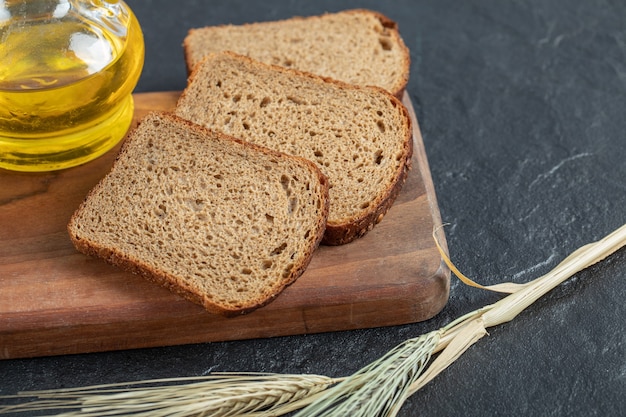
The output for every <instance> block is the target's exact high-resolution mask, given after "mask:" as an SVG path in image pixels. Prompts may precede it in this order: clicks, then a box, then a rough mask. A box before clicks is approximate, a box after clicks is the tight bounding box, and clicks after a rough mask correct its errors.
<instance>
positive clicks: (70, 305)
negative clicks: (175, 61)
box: [0, 92, 450, 359]
mask: <svg viewBox="0 0 626 417" xmlns="http://www.w3.org/2000/svg"><path fill="white" fill-rule="evenodd" d="M178 96H179V92H156V93H141V94H136V95H135V122H136V121H137V120H138V119H140V118H141V117H142V116H143V115H145V114H146V113H147V112H149V111H150V110H169V109H172V108H173V107H174V105H175V103H176V100H177V98H178ZM404 103H405V105H406V106H407V108H408V109H409V112H410V113H411V115H412V117H413V133H414V141H415V142H414V145H415V149H414V156H413V169H412V170H411V172H410V173H409V177H408V180H407V182H406V184H405V186H404V188H403V190H402V192H401V194H400V196H399V197H398V199H397V201H396V203H395V204H394V206H393V207H392V208H391V210H390V211H389V212H388V214H387V215H386V216H385V218H384V219H383V220H382V222H381V223H379V224H378V225H377V226H376V227H375V228H374V229H373V230H372V231H371V232H370V233H368V234H367V235H366V236H365V237H363V238H361V239H359V240H357V241H355V242H352V243H350V244H347V245H344V246H338V247H328V246H323V247H320V248H319V249H318V251H317V252H316V254H315V256H314V257H313V260H312V262H311V264H310V265H309V268H308V269H307V271H305V273H304V274H303V275H302V276H301V277H300V278H299V279H298V281H297V282H296V283H294V284H293V285H291V286H290V287H289V288H287V289H286V290H285V291H284V292H283V293H282V294H281V295H280V296H278V297H277V298H276V299H275V300H274V301H273V302H272V303H270V304H269V305H267V306H266V307H263V308H261V309H259V310H256V311H254V312H253V313H251V314H248V315H245V316H239V317H235V318H224V317H220V316H215V315H212V314H209V313H207V312H206V311H205V310H204V309H203V308H202V307H200V306H197V305H195V304H192V303H190V302H188V301H186V300H184V299H182V298H179V297H178V296H176V295H174V294H172V293H170V292H169V291H167V290H165V289H163V288H160V287H158V286H156V285H154V284H151V283H149V282H147V281H146V280H144V279H143V278H141V277H138V276H135V275H131V274H128V273H126V272H123V271H121V270H119V269H117V268H115V267H112V266H109V265H107V264H105V263H104V262H102V261H101V260H99V259H92V258H89V257H87V256H85V255H82V254H80V253H78V252H77V251H76V250H75V249H74V248H73V246H72V244H71V242H70V240H69V237H68V235H67V231H66V225H67V222H68V220H69V218H70V216H71V214H72V213H73V211H74V210H75V209H76V208H77V207H78V205H79V204H80V202H81V201H82V200H83V198H84V197H85V195H86V194H87V192H88V191H89V190H90V189H91V188H92V187H93V186H94V185H95V184H96V183H97V182H98V180H99V179H100V178H102V177H103V176H104V175H105V174H106V173H107V172H108V170H109V169H110V167H111V164H112V162H113V160H114V158H115V155H116V154H117V148H116V149H114V150H112V151H110V152H109V153H107V154H106V155H104V156H102V157H100V158H98V159H97V160H95V161H92V162H90V163H88V164H85V165H83V166H80V167H76V168H71V169H67V170H62V171H56V172H50V173H41V174H38V173H37V174H33V173H18V172H10V171H3V170H0V358H2V359H7V358H19V357H35V356H48V355H60V354H71V353H85V352H95V351H105V350H119V349H131V348H140V347H153V346H166V345H177V344H187V343H198V342H208V341H224V340H236V339H247V338H262V337H273V336H282V335H293V334H305V333H316V332H326V331H339V330H348V329H358V328H370V327H379V326H390V325H398V324H406V323H412V322H418V321H423V320H426V319H429V318H431V317H432V316H434V315H435V314H437V313H438V312H439V311H440V310H441V309H442V308H443V307H444V305H445V304H446V302H447V299H448V293H449V278H450V277H449V271H448V270H447V269H446V268H445V266H442V262H441V258H440V256H439V253H438V251H437V249H436V247H435V245H434V242H433V239H432V231H433V227H435V226H438V225H440V224H441V219H440V215H439V209H438V207H437V201H436V198H435V192H434V187H433V184H432V180H431V176H430V171H429V168H428V161H427V158H426V154H425V150H424V145H423V142H422V137H421V135H420V132H419V127H418V123H417V120H416V119H415V113H414V111H413V108H412V106H411V103H410V100H409V99H408V97H407V96H405V98H404ZM443 244H444V247H445V242H443Z"/></svg>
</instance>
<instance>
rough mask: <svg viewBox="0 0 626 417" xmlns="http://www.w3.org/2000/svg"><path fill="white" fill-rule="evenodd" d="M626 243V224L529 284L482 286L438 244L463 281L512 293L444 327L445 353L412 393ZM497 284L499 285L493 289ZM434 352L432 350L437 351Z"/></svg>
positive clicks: (438, 348)
mask: <svg viewBox="0 0 626 417" xmlns="http://www.w3.org/2000/svg"><path fill="white" fill-rule="evenodd" d="M435 241H437V239H436V238H435ZM624 245H626V224H625V225H623V226H622V227H620V228H619V229H617V230H615V231H614V232H613V233H611V234H609V235H608V236H606V237H605V238H603V239H601V240H599V241H597V242H594V243H590V244H588V245H585V246H583V247H581V248H579V249H578V250H576V251H575V252H573V253H572V254H571V255H570V256H568V257H567V258H565V259H564V260H563V261H562V262H561V263H560V264H559V265H557V266H556V267H555V268H554V269H553V270H552V271H550V272H548V273H547V274H545V275H543V276H542V277H539V278H537V279H535V280H534V281H531V282H529V283H526V284H516V285H511V286H507V285H502V286H482V285H480V284H476V283H475V282H474V281H472V280H470V279H469V278H467V277H465V276H464V275H463V274H461V272H460V271H459V270H458V269H457V268H456V267H455V266H454V265H453V264H452V262H451V261H450V259H449V258H448V257H447V255H446V253H445V252H444V251H443V249H442V248H441V246H440V245H439V243H437V247H438V248H439V250H440V252H441V255H442V258H443V259H444V261H445V262H446V264H447V265H449V266H450V269H451V270H452V271H453V272H455V275H457V276H462V281H463V282H465V283H467V284H468V285H472V286H475V287H479V288H483V289H488V290H495V291H499V290H501V289H502V288H506V289H507V290H512V293H511V294H510V295H508V296H507V297H505V298H503V299H501V300H500V301H498V302H496V303H494V304H491V305H488V306H485V307H483V308H480V309H478V310H476V311H473V312H470V313H468V314H466V315H464V316H463V317H460V318H459V319H457V320H455V321H453V322H452V323H450V324H449V325H447V326H446V327H444V328H442V329H441V331H442V336H441V338H440V339H439V344H438V345H437V346H436V347H435V349H434V352H439V351H442V353H441V354H440V355H439V356H438V357H437V358H436V359H435V360H434V361H433V362H432V363H431V365H430V367H429V368H428V369H427V370H426V371H425V372H424V374H423V375H422V377H421V378H420V379H418V380H417V381H415V382H414V383H413V384H412V386H411V388H410V390H409V395H411V394H413V393H415V392H416V391H417V390H419V389H420V388H421V387H423V386H424V385H425V384H426V383H428V382H429V381H430V380H432V379H433V378H434V377H435V376H436V375H438V374H439V373H440V372H442V371H443V370H444V369H446V368H447V367H448V366H450V365H451V364H452V363H453V362H454V361H455V360H456V359H457V358H458V357H459V356H460V355H461V354H462V353H463V352H465V350H467V349H468V348H469V347H470V346H471V345H473V344H474V343H475V342H476V341H477V340H478V339H480V338H481V337H483V336H484V335H485V334H487V330H486V329H487V328H488V327H492V326H496V325H498V324H502V323H506V322H508V321H510V320H512V319H513V318H515V317H516V316H517V315H518V314H519V313H521V312H522V311H523V310H524V309H526V308H527V307H528V306H530V305H531V304H532V303H534V302H535V301H537V300H538V299H539V298H540V297H541V296H543V295H545V294H546V293H547V292H549V291H550V290H552V289H553V288H554V287H556V286H557V285H559V284H560V283H562V282H563V281H565V280H566V279H568V278H569V277H571V276H572V275H574V274H576V273H577V272H580V271H582V270H583V269H585V268H587V267H589V266H591V265H593V264H595V263H597V262H600V261H601V260H603V259H604V258H606V257H607V256H609V255H610V254H612V253H613V252H615V251H616V250H618V249H620V248H621V247H623V246H624ZM494 287H496V288H495V289H494ZM434 352H433V353H434Z"/></svg>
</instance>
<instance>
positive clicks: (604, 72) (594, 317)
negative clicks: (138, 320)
mask: <svg viewBox="0 0 626 417" xmlns="http://www.w3.org/2000/svg"><path fill="white" fill-rule="evenodd" d="M128 3H129V5H130V6H131V7H132V8H133V10H134V11H135V12H136V14H137V16H138V18H139V20H140V22H141V24H142V26H143V29H144V33H145V41H146V49H147V50H146V62H145V69H144V72H143V75H142V78H141V80H140V82H139V85H138V87H137V91H163V90H179V89H182V88H184V86H185V82H186V72H185V67H184V62H183V58H182V47H181V42H182V39H183V38H184V36H185V34H186V31H187V29H188V28H190V27H194V26H204V25H212V24H224V23H244V22H251V21H255V20H274V19H281V18H287V17H290V16H292V15H310V14H319V13H323V12H325V11H337V10H341V9H346V8H355V7H366V8H372V9H376V10H379V11H381V12H383V13H385V14H386V15H388V16H389V17H391V18H392V19H394V20H396V21H397V22H398V23H399V25H400V30H401V33H402V36H403V38H404V39H405V42H406V43H407V45H408V47H409V48H410V50H411V58H412V70H411V80H410V83H409V86H408V91H409V93H410V96H411V98H412V100H413V103H414V105H415V110H416V113H417V117H418V120H419V122H420V127H421V131H422V135H423V138H424V143H425V147H426V151H427V154H428V158H429V163H430V167H431V171H432V176H433V181H434V185H435V189H436V192H437V198H438V200H439V205H440V209H441V214H442V218H443V220H444V222H447V223H450V226H448V227H447V228H446V229H445V231H446V234H447V239H448V245H449V249H450V253H451V256H452V259H453V261H454V262H455V263H456V264H457V266H459V267H460V269H461V270H462V271H463V272H464V273H465V274H466V275H468V276H470V277H473V278H475V279H476V280H477V281H480V282H482V283H485V284H491V283H497V282H502V281H505V280H506V281H509V280H511V281H516V282H526V281H529V280H531V279H533V278H535V277H538V276H540V275H541V274H543V273H545V272H548V271H549V270H550V269H551V268H552V267H554V266H555V265H556V264H557V263H558V262H559V261H560V260H562V259H563V258H564V257H566V256H567V255H568V254H569V253H571V252H572V251H573V250H575V249H576V248H578V247H580V246H582V245H583V244H586V243H588V242H591V241H594V240H597V239H599V238H601V237H603V236H604V235H606V234H608V233H609V232H611V231H612V230H614V229H616V228H618V227H619V226H621V225H622V224H624V223H626V209H625V208H624V207H625V206H626V180H625V177H626V163H625V162H624V161H625V159H626V141H625V136H626V134H625V133H624V132H625V130H626V121H625V119H626V118H625V117H624V115H625V113H626V2H621V1H591V0H577V1H567V2H564V1H556V0H549V1H540V0H537V1H498V0H482V1H478V0H472V1H451V0H445V1H427V0H420V1H411V0H404V1H390V2H378V1H329V0H317V1H315V2H304V1H295V0H292V1H278V0H275V1H270V0H265V1H261V2H258V1H244V0H237V1H233V0H229V1H225V0H219V1H210V2H207V1H190V0H185V1H178V2H174V1H166V0H157V1H146V0H141V1H140V0H129V1H128ZM625 270H626V252H625V251H624V250H622V251H619V252H617V253H616V254H615V255H613V256H611V257H610V258H608V259H606V260H605V261H604V262H602V263H601V264H598V265H595V266H592V267H590V268H588V269H587V270H585V271H583V272H581V273H579V274H577V275H575V276H574V277H573V278H572V279H571V280H569V281H567V282H566V283H564V284H563V285H561V286H559V287H558V288H556V289H555V290H554V291H553V292H551V293H550V294H549V295H547V296H546V297H544V298H542V299H541V300H539V301H538V302H537V303H536V304H534V305H533V306H531V307H530V308H529V309H528V310H527V311H525V312H524V313H522V314H521V315H520V316H519V317H517V318H516V319H515V320H514V321H512V322H510V323H508V324H504V325H501V326H498V327H495V328H492V329H490V334H489V336H487V337H485V338H483V339H482V340H480V341H479V342H478V343H477V344H476V345H474V346H473V347H472V348H470V349H469V351H468V352H466V353H465V354H464V355H463V356H462V357H461V358H460V359H459V360H457V361H456V362H455V363H454V364H453V365H452V366H451V367H450V368H449V369H448V370H446V371H445V372H443V373H442V374H441V375H439V376H438V377H437V378H436V379H435V380H434V381H433V382H431V383H430V384H429V385H427V386H426V387H425V388H424V389H423V390H421V391H419V392H418V393H416V394H415V395H414V396H413V397H411V398H410V399H409V400H408V401H407V403H406V404H405V406H404V408H403V410H402V412H401V413H400V415H402V416H414V415H426V416H459V415H463V416H488V415H515V416H540V415H541V416H571V415H576V416H617V415H626V325H625V324H624V319H625V318H626V306H625V302H624V298H625V297H626V272H625ZM498 298H499V296H497V295H493V294H490V293H486V292H484V291H481V290H478V289H472V288H468V287H466V286H464V285H463V284H460V283H459V282H458V281H457V280H456V278H454V277H452V285H451V294H450V300H449V303H448V305H447V306H446V307H445V309H444V310H443V311H442V312H441V313H440V314H439V315H438V316H436V317H435V318H433V319H431V320H429V321H427V322H424V323H417V324H414V325H406V326H399V327H392V328H382V329H367V330H362V331H350V332H339V333H332V334H318V335H304V336H295V337H281V338H274V339H268V340H249V341H238V342H228V343H211V344H200V345H190V346H179V347H167V348H155V349H140V350H132V351H119V352H109V353H99V354H86V355H74V356H61V357H47V358H38V359H24V360H10V361H0V375H1V378H0V394H12V393H15V392H17V391H19V390H32V389H45V388H58V387H68V386H77V385H87V384H97V383H106V382H116V381H118V382H119V381H128V380H137V379H149V378H160V377H175V376H194V375H202V374H206V373H207V372H209V371H211V370H214V371H263V372H284V373H291V372H293V373H309V372H310V373H318V374H324V375H328V376H343V375H347V374H349V373H351V372H353V371H356V370H357V369H358V368H360V367H361V366H363V365H365V364H366V363H368V362H370V361H372V360H375V359H377V358H378V357H380V356H381V355H383V354H384V353H385V352H387V351H388V350H389V349H391V348H392V347H393V346H395V345H396V344H397V343H399V342H401V341H403V340H405V339H407V338H410V337H413V336H417V335H420V334H422V333H425V332H428V331H430V330H434V329H437V328H439V327H441V326H443V325H445V324H446V323H448V322H450V321H451V320H453V319H454V318H456V317H458V316H460V315H462V314H463V313H466V312H469V311H471V310H474V309H476V308H479V307H481V306H483V305H486V304H489V303H492V302H494V301H496V300H497V299H498ZM381 314H384V312H381Z"/></svg>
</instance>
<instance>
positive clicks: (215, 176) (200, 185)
mask: <svg viewBox="0 0 626 417" xmlns="http://www.w3.org/2000/svg"><path fill="white" fill-rule="evenodd" d="M327 206H328V201H327V183H326V180H325V178H324V177H323V176H322V175H321V173H320V172H319V170H318V169H317V168H316V167H315V166H313V164H311V163H309V162H308V161H303V160H301V159H298V158H292V157H288V156H286V155H281V154H279V153H276V152H271V153H270V152H267V151H266V150H264V149H260V148H258V147H255V146H252V145H248V144H245V143H241V142H238V141H236V140H233V139H231V138H228V137H225V136H223V135H219V134H215V133H212V132H210V131H208V130H205V129H201V128H199V127H197V126H193V125H192V124H190V123H188V122H187V121H183V120H180V119H178V118H176V117H175V116H173V115H172V116H170V115H167V114H158V113H153V114H151V115H149V116H148V117H147V118H145V119H144V120H143V121H142V122H141V124H140V125H139V127H138V128H137V129H136V130H135V131H134V132H133V133H132V134H131V136H130V137H129V139H127V142H126V143H125V144H124V147H123V148H122V151H121V152H120V154H119V156H118V159H117V161H116V162H115V164H114V166H113V168H112V170H111V172H110V173H109V174H108V175H107V176H106V177H105V178H104V179H103V180H102V181H101V182H100V183H99V184H98V186H96V187H95V188H94V190H92V192H91V193H90V195H89V196H88V198H87V199H86V200H85V202H84V203H83V204H82V206H81V207H80V208H79V209H78V210H77V212H76V213H75V214H74V216H73V218H72V220H71V222H70V225H69V230H70V235H71V236H72V239H73V240H74V242H75V244H76V246H77V247H78V248H79V249H82V250H83V251H84V252H87V253H90V254H95V255H99V256H101V257H104V258H105V259H107V260H108V261H109V262H111V263H114V264H119V265H121V266H126V267H127V269H130V270H137V271H138V272H140V273H141V274H143V275H145V276H147V277H148V278H151V279H153V280H155V281H158V282H160V283H161V284H163V285H165V286H167V287H169V288H171V289H173V290H174V291H176V292H179V293H181V294H182V295H185V296H187V297H188V298H189V299H191V300H193V301H196V302H199V303H201V304H203V305H204V306H205V307H206V308H207V309H208V310H211V311H215V312H220V313H223V314H237V313H241V312H247V311H251V310H252V309H254V308H257V307H259V306H261V305H263V304H265V303H267V302H268V301H270V300H271V299H272V298H273V297H274V296H276V295H277V294H278V293H279V292H280V291H281V290H282V289H283V288H284V287H285V286H286V285H288V284H290V283H291V282H293V281H294V280H295V279H296V278H297V277H298V276H299V275H300V274H301V273H302V272H303V271H304V268H305V267H306V265H307V264H308V262H309V261H310V258H311V256H312V254H313V251H314V250H315V248H316V247H317V245H318V244H319V241H320V239H321V236H322V234H323V231H324V226H325V221H326V216H327V210H328V208H327Z"/></svg>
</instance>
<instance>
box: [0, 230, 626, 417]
mask: <svg viewBox="0 0 626 417" xmlns="http://www.w3.org/2000/svg"><path fill="white" fill-rule="evenodd" d="M438 230H439V229H437V230H435V231H434V232H433V236H434V237H435V242H436V244H437V247H438V248H439V251H440V252H441V256H442V259H443V260H444V262H445V263H446V264H447V265H448V267H449V268H450V270H451V271H452V272H454V274H455V275H456V276H457V277H459V279H461V281H463V282H464V283H465V284H467V285H472V286H475V287H478V288H483V289H487V290H491V291H498V292H504V293H509V294H510V295H508V296H506V297H504V298H502V299H501V300H500V301H498V302H496V303H494V304H491V305H488V306H485V307H483V308H480V309H478V310H475V311H472V312H470V313H468V314H466V315H464V316H462V317H459V318H458V319H456V320H454V321H453V322H451V323H449V324H448V325H447V326H444V327H442V328H441V329H439V330H436V331H432V332H430V333H427V334H424V335H422V336H420V337H417V338H414V339H409V340H407V341H405V342H404V343H402V344H400V345H398V346H397V347H396V348H394V349H392V350H391V351H389V352H388V353H387V354H386V355H384V356H383V357H382V358H380V359H378V360H377V361H374V362H373V363H371V364H369V365H367V366H366V367H364V368H362V369H361V370H360V371H358V372H356V373H355V374H353V375H352V376H349V377H346V378H329V377H325V376H320V375H281V374H213V375H210V376H206V377H192V378H176V379H167V380H151V381H140V382H136V383H132V384H129V383H125V384H112V385H101V386H94V387H86V388H76V389H65V390H53V391H36V392H28V393H23V394H18V395H16V396H5V397H0V398H14V399H15V398H17V399H23V398H30V397H36V398H38V400H34V401H32V402H30V403H25V404H18V405H7V406H4V407H0V414H2V413H8V412H22V411H46V410H62V409H66V408H71V409H79V410H78V411H75V412H69V413H65V414H61V415H63V416H121V415H128V414H132V415H134V416H144V415H145V416H148V415H149V416H157V417H158V416H173V417H183V416H185V417H186V416H249V417H270V416H273V417H275V416H280V415H284V414H287V413H290V412H293V411H295V410H301V411H300V412H299V413H298V414H297V417H314V416H315V417H316V416H322V415H323V416H346V415H349V416H352V417H358V416H363V417H365V416H367V417H372V416H380V417H393V416H395V415H397V413H398V411H399V410H400V408H401V407H402V404H403V403H404V401H405V400H406V399H407V398H408V397H409V396H410V395H412V394H414V393H415V392H416V391H418V390H419V389H420V388H421V387H423V386H424V385H425V384H427V383H428V382H429V381H431V380H432V379H433V378H435V377H436V376H437V375H438V374H439V373H441V372H442V371H443V370H444V369H446V368H447V367H448V366H450V365H451V364H452V363H453V362H454V361H456V359H458V358H459V357H460V356H461V355H462V354H463V353H464V352H465V351H466V350H467V349H468V348H469V347H470V346H472V345H473V344H474V343H476V341H478V340H479V339H480V338H482V337H483V336H484V335H486V334H487V330H486V329H487V328H488V327H491V326H496V325H499V324H502V323H505V322H508V321H510V320H512V319H513V318H515V317H516V316H517V315H518V314H519V313H520V312H522V311H523V310H524V309H525V308H527V307H528V306H530V305H531V304H532V303H534V302H535V301H536V300H537V299H539V298H540V297H541V296H543V295H544V294H546V293H547V292H549V291H550V290H552V289H553V288H554V287H556V286H557V285H559V284H560V283H562V282H563V281H565V280H566V279H567V278H569V277H571V276H572V275H574V274H576V273H577V272H579V271H581V270H583V269H585V268H587V267H589V266H590V265H593V264H594V263H596V262H599V261H601V260H603V259H604V258H606V257H607V256H609V255H610V254H612V253H613V252H615V251H617V250H618V249H620V248H621V247H622V246H624V245H625V244H626V224H625V225H623V226H622V227H620V228H619V229H617V230H616V231H614V232H613V233H611V234H609V235H608V236H606V237H605V238H604V239H602V240H600V241H598V242H594V243H591V244H588V245H585V246H583V247H581V248H580V249H578V250H576V251H575V252H573V253H572V254H571V255H570V256H568V257H567V258H566V259H564V260H563V261H562V262H561V263H560V264H559V265H557V266H556V267H555V268H554V269H553V270H552V271H550V272H549V273H547V274H545V275H543V276H542V277H539V278H537V279H535V280H533V281H531V282H528V283H526V284H515V283H503V284H497V285H492V286H482V285H480V284H477V283H476V282H474V281H473V280H471V279H469V278H467V277H466V276H464V275H463V274H462V273H461V272H460V271H459V270H458V269H457V268H456V267H455V266H454V265H453V264H452V262H451V261H450V259H449V258H448V256H447V254H446V253H445V251H444V250H443V249H442V248H441V246H440V245H439V242H438V239H437V237H436V234H437V232H438ZM433 355H436V357H435V358H434V359H433V360H432V362H430V364H429V365H428V367H426V366H427V364H428V363H429V361H430V359H431V357H433ZM154 384H159V385H157V386H152V385H154ZM163 384H165V385H163Z"/></svg>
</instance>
